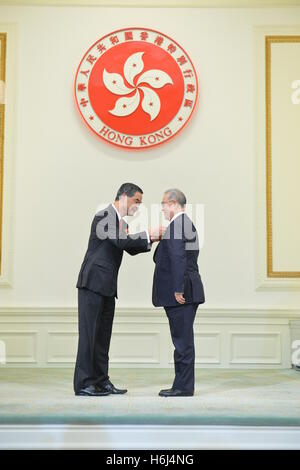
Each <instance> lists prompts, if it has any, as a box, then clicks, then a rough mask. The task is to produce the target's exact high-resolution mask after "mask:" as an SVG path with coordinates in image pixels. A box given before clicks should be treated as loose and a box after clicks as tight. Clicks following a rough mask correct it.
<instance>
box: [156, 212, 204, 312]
mask: <svg viewBox="0 0 300 470" xmlns="http://www.w3.org/2000/svg"><path fill="white" fill-rule="evenodd" d="M198 255H199V241H198V234H197V231H196V228H195V226H194V224H193V222H192V221H191V219H190V218H189V217H188V216H187V215H186V214H185V213H182V215H179V216H177V217H176V218H175V219H174V220H173V221H172V222H171V223H170V224H169V226H168V229H167V231H166V233H165V235H164V237H163V238H162V240H161V241H160V243H159V244H158V246H157V248H156V250H155V252H154V255H153V260H154V262H155V271H154V277H153V288H152V302H153V305H155V306H156V307H159V306H163V307H173V306H177V305H180V304H179V303H178V302H177V301H176V299H175V296H174V293H175V292H183V293H184V297H185V300H186V303H198V304H202V303H204V302H205V295H204V289H203V284H202V280H201V276H200V274H199V269H198V264H197V259H198Z"/></svg>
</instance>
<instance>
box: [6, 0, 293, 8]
mask: <svg viewBox="0 0 300 470" xmlns="http://www.w3.org/2000/svg"><path fill="white" fill-rule="evenodd" d="M0 5H20V6H21V5H22V6H99V7H123V8H128V7H156V8H157V7H169V8H171V7H175V8H197V7H205V8H273V7H295V6H298V5H300V1H299V0H0Z"/></svg>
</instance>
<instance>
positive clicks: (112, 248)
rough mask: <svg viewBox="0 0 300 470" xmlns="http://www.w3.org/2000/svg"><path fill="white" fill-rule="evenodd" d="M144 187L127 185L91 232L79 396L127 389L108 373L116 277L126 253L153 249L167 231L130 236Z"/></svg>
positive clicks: (83, 286)
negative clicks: (129, 223)
mask: <svg viewBox="0 0 300 470" xmlns="http://www.w3.org/2000/svg"><path fill="white" fill-rule="evenodd" d="M142 194H143V191H142V189H141V188H140V187H139V186H137V185H135V184H133V183H124V184H123V185H122V186H121V187H120V189H119V190H118V193H117V195H116V199H115V201H114V203H113V204H110V205H109V206H108V207H106V208H105V209H103V210H101V211H99V212H98V213H97V214H96V215H95V217H94V219H93V222H92V226H91V233H90V238H89V243H88V248H87V252H86V254H85V257H84V260H83V263H82V265H81V269H80V272H79V276H78V280H77V284H76V287H77V288H78V320H79V339H78V351H77V359H76V366H75V372H74V391H75V394H76V395H87V396H104V395H110V394H122V393H126V392H127V390H126V389H123V390H122V389H117V388H116V387H115V386H114V385H113V384H112V383H111V381H110V380H109V376H108V360H109V357H108V353H109V346H110V339H111V334H112V325H113V318H114V311H115V298H116V297H117V278H118V272H119V268H120V265H121V261H122V257H123V252H124V251H126V252H127V253H129V254H130V255H136V254H138V253H143V252H146V251H150V250H151V244H152V242H153V241H158V239H159V237H160V236H161V234H162V232H163V229H162V228H159V229H152V230H149V231H145V232H141V233H137V234H134V235H128V230H127V228H128V226H127V224H126V222H125V221H124V220H123V219H122V217H124V216H126V215H133V214H134V213H135V212H136V211H137V210H138V207H139V205H140V204H141V202H142Z"/></svg>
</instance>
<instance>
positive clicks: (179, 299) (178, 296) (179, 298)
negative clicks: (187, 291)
mask: <svg viewBox="0 0 300 470" xmlns="http://www.w3.org/2000/svg"><path fill="white" fill-rule="evenodd" d="M174 295H175V299H176V301H177V302H178V303H179V304H184V303H185V298H184V296H183V294H182V293H179V292H175V293H174Z"/></svg>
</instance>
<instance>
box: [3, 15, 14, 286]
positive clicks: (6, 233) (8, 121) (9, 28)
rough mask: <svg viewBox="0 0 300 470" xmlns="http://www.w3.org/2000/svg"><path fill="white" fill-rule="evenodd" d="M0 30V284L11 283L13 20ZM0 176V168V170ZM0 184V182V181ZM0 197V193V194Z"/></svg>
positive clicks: (10, 284) (9, 284) (6, 284)
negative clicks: (0, 144) (0, 82)
mask: <svg viewBox="0 0 300 470" xmlns="http://www.w3.org/2000/svg"><path fill="white" fill-rule="evenodd" d="M0 33H3V34H5V36H6V58H5V59H6V60H5V62H6V68H5V109H4V110H2V117H3V116H4V129H3V132H4V137H5V138H4V149H3V150H4V152H3V167H2V170H3V173H2V179H3V186H2V191H3V199H2V201H3V203H2V227H1V223H0V230H1V228H2V237H1V269H0V288H1V287H12V256H13V215H12V214H14V213H15V211H14V207H13V206H14V201H13V196H14V168H15V165H14V146H15V141H16V139H15V126H14V123H15V122H16V110H15V97H16V80H17V78H16V57H17V26H16V24H14V23H1V22H0ZM0 106H1V105H0ZM0 177H1V171H0ZM0 186H1V185H0ZM0 200H1V197H0ZM0 209H1V208H0Z"/></svg>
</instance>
